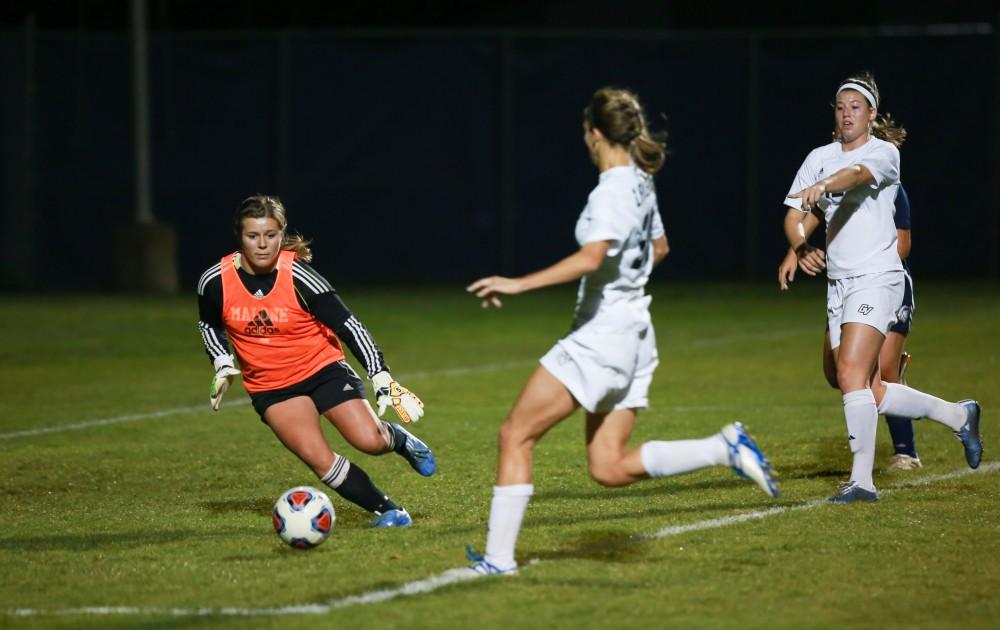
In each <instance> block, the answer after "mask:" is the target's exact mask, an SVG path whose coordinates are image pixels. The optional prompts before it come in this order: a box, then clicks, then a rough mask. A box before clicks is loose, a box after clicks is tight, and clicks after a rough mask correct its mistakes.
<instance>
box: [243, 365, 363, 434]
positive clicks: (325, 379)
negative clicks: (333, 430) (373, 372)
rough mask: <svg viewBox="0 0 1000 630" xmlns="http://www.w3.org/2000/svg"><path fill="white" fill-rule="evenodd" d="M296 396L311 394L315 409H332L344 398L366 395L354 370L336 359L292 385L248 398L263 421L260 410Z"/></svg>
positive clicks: (263, 410) (351, 398) (262, 411)
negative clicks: (334, 361)
mask: <svg viewBox="0 0 1000 630" xmlns="http://www.w3.org/2000/svg"><path fill="white" fill-rule="evenodd" d="M298 396H308V397H309V398H312V401H313V404H314V405H316V412H317V413H323V412H324V411H328V410H330V409H333V408H334V407H336V406H337V405H339V404H340V403H342V402H345V401H348V400H354V399H356V398H360V399H364V398H365V397H366V396H365V385H364V383H362V382H361V379H360V378H358V374H357V372H355V371H354V370H353V369H352V368H351V366H350V365H348V364H347V362H346V361H337V362H336V363H331V364H330V365H328V366H326V367H324V368H322V369H320V371H318V372H316V373H315V374H313V375H312V376H310V377H309V378H307V379H306V380H304V381H302V382H300V383H296V384H295V385H289V386H288V387H282V388H281V389H270V390H267V391H263V392H257V393H254V394H250V401H251V402H253V408H254V409H255V410H257V413H258V414H259V415H260V419H261V421H262V422H264V423H267V420H265V419H264V412H265V411H267V408H268V407H270V406H271V405H274V404H277V403H280V402H284V401H286V400H288V399H290V398H296V397H298Z"/></svg>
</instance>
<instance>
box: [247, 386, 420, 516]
mask: <svg viewBox="0 0 1000 630" xmlns="http://www.w3.org/2000/svg"><path fill="white" fill-rule="evenodd" d="M338 406H339V405H338ZM264 419H265V420H266V421H267V425H268V426H269V427H271V430H272V431H273V432H274V434H275V435H276V436H277V437H278V439H279V440H281V443H282V444H284V445H285V447H286V448H287V449H288V450H290V451H291V452H292V453H294V454H295V455H296V456H297V457H298V458H299V459H301V460H302V461H303V462H304V463H305V464H306V465H307V466H309V468H311V469H312V471H313V472H314V473H315V474H316V476H317V477H319V478H320V479H321V480H322V481H323V483H325V484H326V485H328V486H329V487H330V488H331V489H332V490H333V491H334V492H336V493H337V494H339V495H340V496H341V497H343V498H344V499H346V500H348V501H350V502H351V503H354V504H356V505H358V506H360V507H361V508H363V509H365V510H368V511H369V512H373V513H375V514H376V515H377V516H378V517H379V518H380V519H381V518H387V519H389V520H390V521H391V526H394V527H406V526H407V525H410V524H411V523H412V520H410V517H409V514H407V513H406V510H403V509H401V508H400V507H399V506H398V505H396V504H395V503H394V502H393V501H392V500H391V499H390V498H389V497H388V496H386V495H385V494H384V493H383V492H382V491H381V490H379V489H378V488H377V487H376V486H375V484H374V483H372V480H371V479H370V478H369V477H368V474H367V473H366V472H365V471H364V470H363V469H362V468H361V467H360V466H358V465H356V464H353V463H352V462H350V461H348V459H347V458H346V457H344V456H343V455H338V454H336V453H334V452H333V451H332V450H331V449H330V446H329V445H328V444H327V443H326V438H324V437H323V432H322V430H321V429H320V422H319V414H318V413H317V411H316V406H315V404H313V401H312V399H311V398H309V397H308V396H297V397H295V398H290V399H288V400H284V401H282V402H279V403H275V404H273V405H271V406H270V407H268V408H267V410H266V411H265V412H264Z"/></svg>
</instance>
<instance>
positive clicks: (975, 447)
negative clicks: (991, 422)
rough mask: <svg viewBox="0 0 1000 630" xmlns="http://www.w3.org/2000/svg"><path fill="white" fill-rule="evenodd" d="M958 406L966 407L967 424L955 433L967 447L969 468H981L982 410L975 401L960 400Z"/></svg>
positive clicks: (966, 453)
mask: <svg viewBox="0 0 1000 630" xmlns="http://www.w3.org/2000/svg"><path fill="white" fill-rule="evenodd" d="M958 404H960V405H962V406H963V407H965V424H963V425H962V428H961V429H959V430H958V431H955V437H957V438H958V441H959V442H961V443H962V446H963V447H965V461H966V462H968V463H969V468H979V460H981V459H982V458H983V441H982V438H980V436H979V414H980V411H982V410H981V409H980V407H979V403H978V402H976V401H974V400H960V401H958Z"/></svg>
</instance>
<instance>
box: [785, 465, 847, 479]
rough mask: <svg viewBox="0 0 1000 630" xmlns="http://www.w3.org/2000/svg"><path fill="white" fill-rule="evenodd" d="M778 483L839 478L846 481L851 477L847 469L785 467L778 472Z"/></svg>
mask: <svg viewBox="0 0 1000 630" xmlns="http://www.w3.org/2000/svg"><path fill="white" fill-rule="evenodd" d="M778 475H779V476H778V481H779V483H780V482H781V480H782V479H826V478H829V477H839V478H843V479H846V478H847V477H850V476H851V471H850V469H848V468H817V467H816V466H785V467H783V468H782V469H781V470H779V471H778Z"/></svg>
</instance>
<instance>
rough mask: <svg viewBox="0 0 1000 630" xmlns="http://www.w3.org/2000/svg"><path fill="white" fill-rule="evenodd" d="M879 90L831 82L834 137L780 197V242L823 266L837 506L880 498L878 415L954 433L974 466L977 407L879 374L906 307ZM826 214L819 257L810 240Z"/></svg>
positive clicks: (893, 136) (897, 134)
mask: <svg viewBox="0 0 1000 630" xmlns="http://www.w3.org/2000/svg"><path fill="white" fill-rule="evenodd" d="M878 106H879V91H878V87H877V86H876V84H875V80H874V78H873V77H872V76H871V74H869V73H860V74H858V75H856V76H853V77H850V78H848V79H846V80H844V81H843V82H841V84H840V85H839V86H838V88H837V93H836V102H835V106H834V123H835V127H836V131H835V132H834V138H835V139H834V141H833V142H831V143H830V144H827V145H824V146H821V147H819V148H817V149H814V150H813V151H812V152H811V153H809V155H808V156H806V159H805V162H803V163H802V166H801V167H800V168H799V172H798V174H797V175H796V176H795V181H794V182H793V183H792V187H791V189H790V190H789V192H788V196H787V197H786V199H785V205H786V206H787V207H788V210H787V212H786V214H785V236H786V237H787V238H788V242H789V244H790V246H791V247H792V249H794V250H795V252H796V255H797V257H798V261H799V267H800V268H801V269H802V270H803V271H804V272H806V273H808V274H810V275H815V274H817V273H819V272H821V271H822V270H823V269H824V268H825V269H826V274H827V281H828V288H827V309H826V310H827V319H828V323H829V326H830V345H831V347H832V349H833V354H834V359H835V361H836V365H837V383H838V384H839V386H840V390H841V392H842V393H843V402H844V416H845V418H846V420H847V433H848V443H849V445H850V447H851V452H852V453H853V454H854V461H853V465H852V467H851V477H850V479H849V480H848V481H847V482H846V483H844V484H842V486H841V488H840V491H839V492H838V493H837V494H836V495H834V496H833V497H831V499H830V500H831V501H833V502H835V503H851V502H855V501H877V500H878V492H877V491H876V490H875V484H874V482H873V480H872V467H873V465H874V460H875V428H876V426H877V421H878V415H879V414H880V413H882V414H887V415H895V416H902V417H904V418H930V419H931V420H936V421H937V422H940V423H942V424H944V425H946V426H947V427H949V428H950V429H951V430H952V431H954V433H955V435H956V437H958V439H959V440H960V441H961V442H962V445H963V447H964V449H965V459H966V461H967V462H968V464H969V466H970V467H971V468H976V467H978V466H979V461H980V459H981V458H982V452H983V447H982V441H981V440H980V437H979V416H980V408H979V403H977V402H976V401H974V400H963V401H960V402H958V403H951V402H946V401H944V400H941V399H940V398H936V397H934V396H930V395H928V394H925V393H923V392H919V391H917V390H915V389H912V388H910V387H907V386H906V385H902V384H899V383H886V382H883V381H882V379H881V378H880V377H879V362H878V361H879V352H880V350H881V348H882V344H883V342H884V340H885V336H886V332H887V331H888V330H889V328H890V327H891V326H892V325H893V324H894V323H895V322H896V320H897V317H898V314H899V310H900V307H901V306H902V303H903V287H904V274H903V265H902V263H901V262H900V258H899V253H898V252H897V247H896V228H895V224H894V223H893V210H894V202H895V199H896V194H897V188H898V187H899V150H898V148H897V147H898V144H899V143H900V142H901V141H902V138H903V135H904V134H905V132H904V131H903V130H902V129H901V128H900V127H898V126H896V125H895V124H894V123H893V121H892V119H891V118H890V117H889V116H883V117H882V118H879V116H878ZM813 211H818V212H822V213H823V214H824V217H825V219H826V225H827V230H826V231H827V242H826V252H825V254H824V252H823V251H822V250H820V249H817V248H815V247H812V246H810V245H809V243H808V238H809V233H810V232H811V229H812V228H813V227H815V222H809V221H806V220H805V219H806V217H807V216H808V214H809V213H810V212H813Z"/></svg>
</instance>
